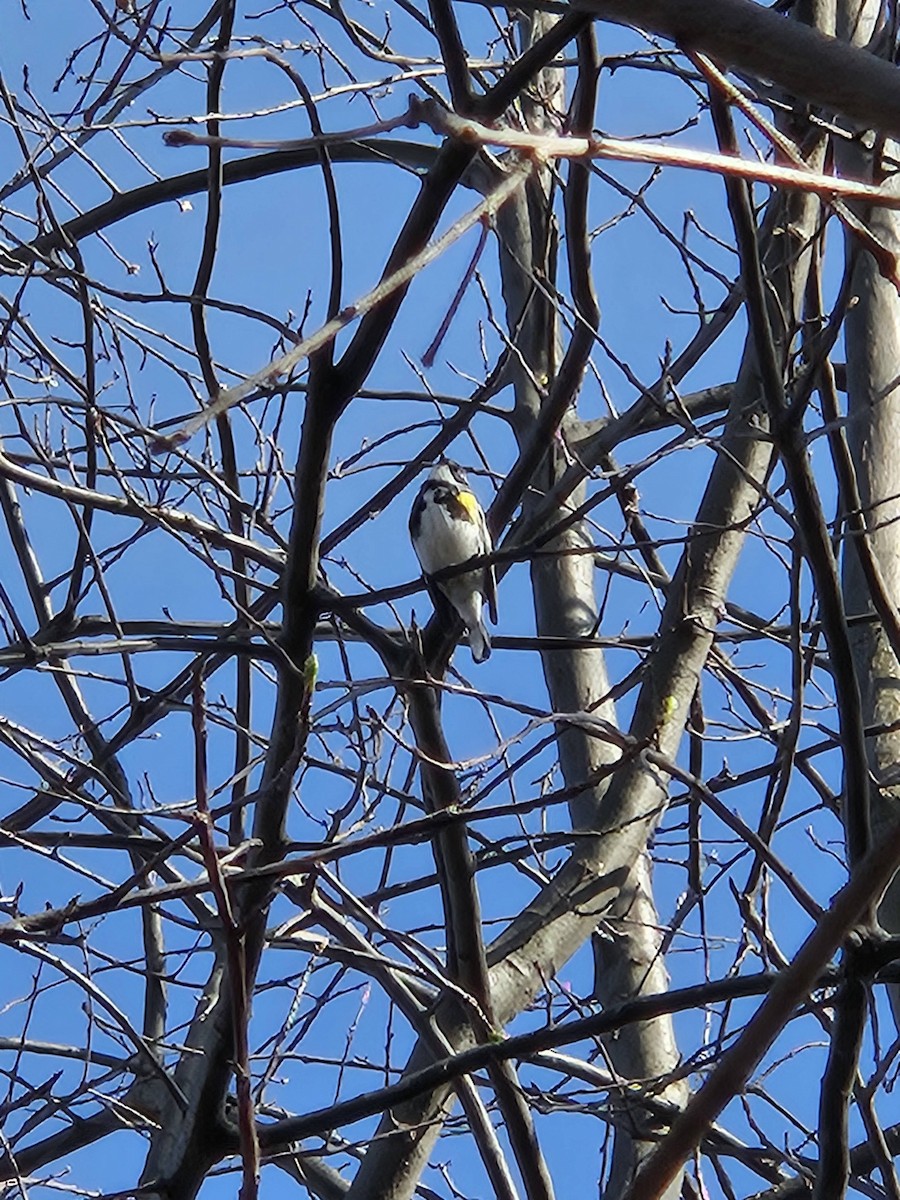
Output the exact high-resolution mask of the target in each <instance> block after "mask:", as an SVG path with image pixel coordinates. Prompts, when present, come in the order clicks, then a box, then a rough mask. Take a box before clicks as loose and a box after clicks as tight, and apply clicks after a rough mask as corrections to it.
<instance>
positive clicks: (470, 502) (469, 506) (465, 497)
mask: <svg viewBox="0 0 900 1200" xmlns="http://www.w3.org/2000/svg"><path fill="white" fill-rule="evenodd" d="M456 498H457V500H458V501H459V502H460V504H461V505H462V506H463V508H464V509H465V510H466V512H467V513H468V514H469V518H470V519H471V520H472V521H477V519H478V501H477V500H476V498H475V496H474V495H473V494H472V492H457V494H456Z"/></svg>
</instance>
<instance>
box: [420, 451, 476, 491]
mask: <svg viewBox="0 0 900 1200" xmlns="http://www.w3.org/2000/svg"><path fill="white" fill-rule="evenodd" d="M428 478H429V479H431V480H433V481H434V482H435V483H450V484H456V485H457V486H458V487H468V486H469V481H468V479H467V478H466V473H465V471H464V470H463V469H462V467H461V466H460V465H459V464H458V463H455V462H451V461H450V459H449V458H441V459H438V461H437V462H436V463H435V464H434V466H433V467H432V468H431V474H430V475H429V476H428Z"/></svg>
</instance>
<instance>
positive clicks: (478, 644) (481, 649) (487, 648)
mask: <svg viewBox="0 0 900 1200" xmlns="http://www.w3.org/2000/svg"><path fill="white" fill-rule="evenodd" d="M469 649H470V650H471V651H472V657H473V658H474V659H475V661H476V662H477V663H483V662H486V661H487V659H489V658H490V657H491V635H490V634H489V633H488V631H487V628H486V626H485V623H484V621H483V620H482V618H481V617H480V616H479V618H478V620H477V621H475V622H473V624H472V625H471V627H470V628H469Z"/></svg>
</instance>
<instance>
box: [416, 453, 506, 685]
mask: <svg viewBox="0 0 900 1200" xmlns="http://www.w3.org/2000/svg"><path fill="white" fill-rule="evenodd" d="M409 536H410V539H411V541H412V544H413V549H414V550H415V552H416V557H417V558H418V560H419V564H420V566H421V567H422V574H423V575H424V577H425V583H426V584H427V586H428V591H429V593H430V594H431V598H432V600H433V601H434V606H435V611H436V612H437V613H438V614H441V613H442V612H443V611H444V609H445V605H446V603H447V601H449V602H450V604H451V605H452V607H453V608H454V610H455V611H456V612H457V613H458V615H459V617H460V619H461V620H462V622H463V624H464V625H465V627H466V629H467V631H468V635H469V648H470V649H471V651H472V658H473V659H474V660H475V662H477V663H482V662H484V661H485V660H486V659H488V658H490V656H491V639H490V635H489V634H488V631H487V628H486V627H485V623H484V615H483V614H484V607H485V603H486V604H487V609H488V612H489V614H490V618H491V620H492V621H493V623H494V624H495V625H496V623H497V577H496V575H495V573H494V568H493V566H492V565H490V564H487V565H484V566H480V567H476V568H475V570H473V571H465V572H463V573H462V574H460V575H454V576H452V577H451V578H449V579H441V580H440V581H437V580H435V579H434V576H435V575H437V574H439V573H440V572H441V571H443V570H444V569H445V568H447V567H455V566H458V565H459V564H461V563H464V562H468V560H469V559H470V558H475V557H476V556H481V555H484V554H490V552H491V550H492V549H493V546H492V544H491V535H490V533H489V532H488V527H487V521H486V520H485V516H484V512H483V510H482V507H481V505H480V504H479V503H478V497H477V496H476V495H475V493H474V492H473V491H472V490H471V489H470V487H469V481H468V479H467V478H466V473H465V471H464V470H463V469H462V467H461V466H459V464H458V463H455V462H450V460H449V459H445V458H442V459H440V461H439V462H437V463H436V464H435V465H434V466H433V467H432V469H431V473H430V475H429V476H428V478H427V479H426V480H425V482H424V483H423V484H422V486H421V488H420V489H419V494H418V495H417V496H416V498H415V500H414V502H413V506H412V512H411V513H410V515H409Z"/></svg>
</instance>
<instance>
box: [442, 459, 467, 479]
mask: <svg viewBox="0 0 900 1200" xmlns="http://www.w3.org/2000/svg"><path fill="white" fill-rule="evenodd" d="M447 466H448V467H449V468H450V474H451V475H452V476H453V478H454V479H455V480H456V482H457V483H468V480H467V479H466V473H465V471H464V470H463V469H462V467H461V466H460V465H459V463H455V462H448V463H447Z"/></svg>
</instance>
